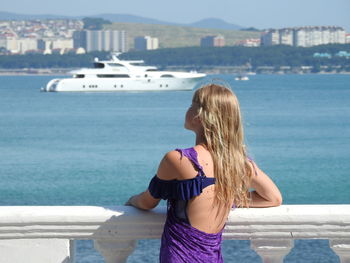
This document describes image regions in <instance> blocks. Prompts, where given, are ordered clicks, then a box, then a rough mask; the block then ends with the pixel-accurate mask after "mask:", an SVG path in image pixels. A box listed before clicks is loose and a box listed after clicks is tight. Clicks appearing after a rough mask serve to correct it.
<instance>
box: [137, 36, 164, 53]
mask: <svg viewBox="0 0 350 263" xmlns="http://www.w3.org/2000/svg"><path fill="white" fill-rule="evenodd" d="M134 48H135V49H136V50H153V49H158V48H159V40H158V38H156V37H150V36H140V37H135V38H134Z"/></svg>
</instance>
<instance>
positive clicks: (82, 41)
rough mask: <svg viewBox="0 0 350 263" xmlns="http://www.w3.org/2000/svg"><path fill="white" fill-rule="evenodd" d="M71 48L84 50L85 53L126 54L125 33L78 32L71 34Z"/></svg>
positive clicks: (116, 31) (108, 31)
mask: <svg viewBox="0 0 350 263" xmlns="http://www.w3.org/2000/svg"><path fill="white" fill-rule="evenodd" d="M73 47H74V48H84V49H85V50H86V52H91V51H112V52H126V51H127V50H128V47H127V34H126V31H124V30H122V31H118V30H80V31H75V32H74V33H73Z"/></svg>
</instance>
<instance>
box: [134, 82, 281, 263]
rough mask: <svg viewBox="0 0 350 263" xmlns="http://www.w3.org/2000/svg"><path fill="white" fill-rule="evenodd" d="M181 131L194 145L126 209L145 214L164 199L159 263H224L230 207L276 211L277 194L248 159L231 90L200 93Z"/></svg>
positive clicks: (175, 155) (168, 162) (171, 156)
mask: <svg viewBox="0 0 350 263" xmlns="http://www.w3.org/2000/svg"><path fill="white" fill-rule="evenodd" d="M185 128H186V129H189V130H192V131H193V132H194V133H195V134H196V144H195V146H194V147H191V148H188V149H176V150H174V151H171V152H168V153H167V154H166V155H165V156H164V158H163V159H162V161H161V162H160V165H159V168H158V172H157V174H156V176H154V177H153V179H152V180H151V182H150V184H149V187H148V189H147V190H146V191H145V192H143V193H141V194H139V195H135V196H132V197H131V198H130V199H129V201H128V202H127V205H132V206H135V207H137V208H140V209H144V210H149V209H152V208H154V207H155V206H157V204H158V203H159V201H160V199H166V200H168V212H167V220H166V223H165V225H164V232H163V235H162V241H161V250H160V262H223V259H222V255H221V236H222V231H223V228H224V226H225V222H226V219H227V217H228V214H229V212H230V209H231V207H233V206H236V207H271V206H278V205H280V204H281V203H282V197H281V193H280V192H279V190H278V188H277V187H276V185H275V184H274V183H273V182H272V181H271V179H270V178H269V177H268V176H267V175H266V174H265V173H264V172H263V171H261V170H260V169H259V168H258V166H257V165H256V164H255V163H254V162H253V161H252V160H251V159H250V158H249V157H248V156H247V154H246V151H245V147H244V141H243V139H244V138H243V126H242V122H241V114H240V109H239V103H238V100H237V98H236V96H235V95H234V94H233V92H232V91H231V90H230V89H228V88H225V87H223V86H220V85H216V84H210V85H206V86H204V87H202V88H200V89H198V90H197V91H196V92H195V94H194V96H193V100H192V105H191V106H190V108H189V109H188V111H187V113H186V120H185ZM249 188H253V189H255V190H254V191H251V192H249Z"/></svg>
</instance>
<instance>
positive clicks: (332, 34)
mask: <svg viewBox="0 0 350 263" xmlns="http://www.w3.org/2000/svg"><path fill="white" fill-rule="evenodd" d="M345 43H346V32H345V29H344V28H342V27H337V26H315V27H311V26H310V27H295V28H282V29H270V30H268V31H266V32H264V33H263V34H262V36H261V45H263V46H272V45H290V46H296V47H312V46H317V45H326V44H345Z"/></svg>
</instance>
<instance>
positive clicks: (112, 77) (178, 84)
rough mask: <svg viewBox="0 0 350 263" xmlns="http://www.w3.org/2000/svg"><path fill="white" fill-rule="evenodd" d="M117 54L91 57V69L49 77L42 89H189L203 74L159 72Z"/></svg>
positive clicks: (102, 90)
mask: <svg viewBox="0 0 350 263" xmlns="http://www.w3.org/2000/svg"><path fill="white" fill-rule="evenodd" d="M118 55H120V54H112V59H111V60H106V61H99V60H98V59H97V58H95V61H94V68H82V69H79V70H75V71H72V72H70V73H71V74H72V75H73V76H72V77H71V78H62V79H52V80H50V81H49V83H48V84H47V85H46V87H45V88H42V91H48V92H49V91H55V92H63V91H76V92H78V91H82V92H116V91H167V90H192V89H193V88H194V87H195V86H196V84H197V83H198V81H199V80H201V79H203V78H204V77H205V76H206V74H203V73H197V72H196V71H191V72H177V71H161V70H158V69H157V68H156V67H153V66H145V65H144V61H143V60H120V59H119V58H118Z"/></svg>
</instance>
